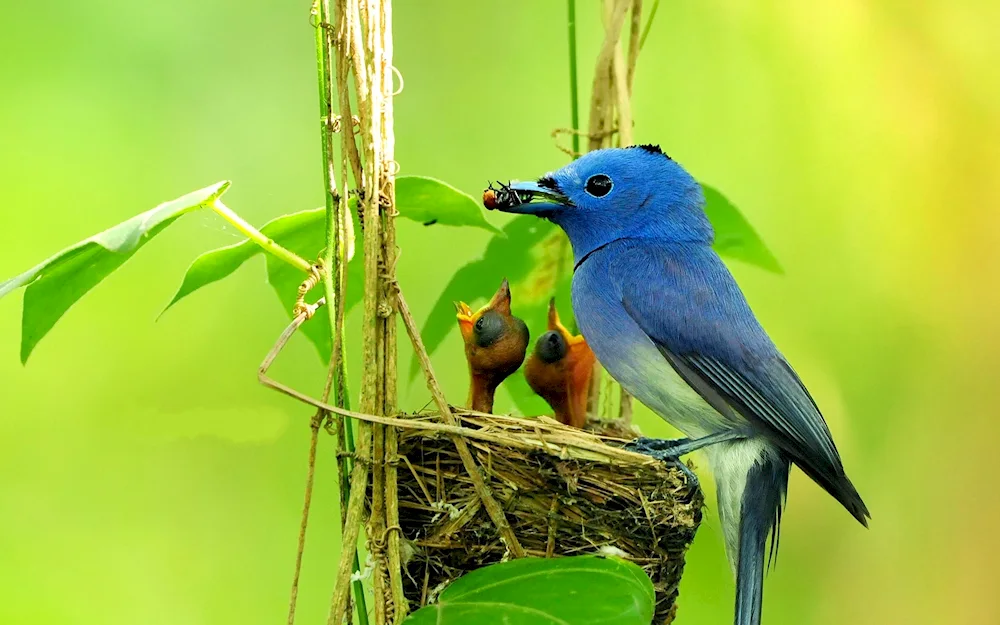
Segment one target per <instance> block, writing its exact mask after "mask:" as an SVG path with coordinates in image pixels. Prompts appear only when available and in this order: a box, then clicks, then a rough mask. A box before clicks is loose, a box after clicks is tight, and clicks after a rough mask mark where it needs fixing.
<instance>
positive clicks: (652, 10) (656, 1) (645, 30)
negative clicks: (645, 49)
mask: <svg viewBox="0 0 1000 625" xmlns="http://www.w3.org/2000/svg"><path fill="white" fill-rule="evenodd" d="M658 8H660V0H653V6H652V8H650V9H649V19H648V20H646V27H645V28H643V29H642V37H639V49H640V50H642V46H644V45H646V37H648V36H649V29H650V28H651V27H652V26H653V18H654V17H656V9H658Z"/></svg>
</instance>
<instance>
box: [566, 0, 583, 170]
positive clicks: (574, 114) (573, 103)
mask: <svg viewBox="0 0 1000 625" xmlns="http://www.w3.org/2000/svg"><path fill="white" fill-rule="evenodd" d="M566 5H567V8H568V9H569V17H568V22H569V91H570V101H569V111H570V124H571V128H572V129H573V137H572V141H573V153H574V154H580V135H579V134H578V133H579V130H580V104H579V98H577V93H578V88H577V77H576V0H566Z"/></svg>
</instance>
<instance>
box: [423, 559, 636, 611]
mask: <svg viewBox="0 0 1000 625" xmlns="http://www.w3.org/2000/svg"><path fill="white" fill-rule="evenodd" d="M654 607H655V595H654V592H653V584H652V583H651V582H650V581H649V577H648V576H647V575H646V573H645V572H644V571H643V570H642V569H641V568H639V567H638V566H636V565H635V564H632V563H631V562H626V561H624V560H618V559H613V558H601V557H597V556H576V557H571V558H556V559H542V558H523V559H520V560H512V561H510V562H502V563H500V564H494V565H492V566H487V567H484V568H481V569H479V570H476V571H473V572H472V573H469V574H468V575H465V576H464V577H461V578H459V579H458V580H457V581H456V582H454V583H453V584H452V585H450V586H448V587H447V588H446V589H445V590H444V592H442V593H441V596H440V598H439V599H438V602H437V603H435V604H434V605H429V606H425V607H423V608H421V609H420V610H417V611H416V612H414V613H413V614H411V615H410V616H409V617H408V618H407V619H406V621H405V623H406V625H496V624H497V623H504V624H505V625H590V624H591V623H601V624H602V625H649V623H650V622H651V621H652V620H653V610H654Z"/></svg>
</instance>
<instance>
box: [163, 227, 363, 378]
mask: <svg viewBox="0 0 1000 625" xmlns="http://www.w3.org/2000/svg"><path fill="white" fill-rule="evenodd" d="M325 222H326V212H325V210H324V209H323V208H316V209H312V210H306V211H302V212H298V213H292V214H290V215H283V216H281V217H277V218H275V219H272V220H271V221H269V222H267V223H266V224H264V225H263V226H261V229H260V231H261V232H262V233H263V234H265V235H266V236H267V237H268V238H270V239H272V240H273V241H275V242H276V243H278V244H279V245H281V246H282V247H284V248H286V249H288V250H291V251H292V252H295V253H296V254H298V255H299V256H302V257H303V258H311V259H312V258H316V257H317V255H318V254H319V253H320V251H321V250H322V248H323V246H324V245H325V241H326V228H325ZM262 253H264V250H263V249H262V248H261V247H260V246H258V245H256V244H255V243H254V242H253V241H251V240H249V239H247V240H245V241H241V242H240V243H237V244H235V245H229V246H227V247H222V248H219V249H216V250H212V251H210V252H205V253H204V254H202V255H201V256H199V257H198V258H196V259H195V260H194V262H193V263H191V266H190V267H189V268H188V270H187V273H186V274H185V275H184V280H183V281H182V282H181V286H180V288H179V289H178V290H177V293H176V294H175V295H174V297H173V299H171V300H170V303H169V304H167V307H166V308H164V310H163V312H166V311H167V309H169V308H170V307H171V306H173V305H174V304H176V303H177V302H179V301H180V300H182V299H184V298H185V297H187V296H188V295H190V294H191V293H194V292H195V291H197V290H198V289H200V288H202V287H204V286H207V285H209V284H212V283H213V282H217V281H219V280H221V279H223V278H225V277H226V276H228V275H230V274H231V273H233V272H234V271H236V270H237V269H238V268H239V267H240V266H241V265H242V264H243V263H245V262H246V261H248V260H249V259H251V258H253V257H254V256H256V255H258V254H262ZM266 258H267V281H268V283H269V284H270V285H271V286H272V287H273V288H274V291H275V294H276V295H277V296H278V300H279V301H280V302H281V305H282V307H283V308H284V309H285V311H286V312H287V313H288V314H289V316H291V311H292V306H293V305H294V304H295V298H296V296H297V294H298V287H299V284H301V283H302V280H303V279H304V278H305V276H304V275H303V273H302V272H301V271H300V270H298V269H297V268H295V267H292V266H291V265H289V264H287V263H285V262H284V261H282V260H280V259H278V258H275V257H273V256H271V255H269V254H268V255H266ZM359 258H360V257H359ZM362 269H363V267H362V263H361V262H360V260H354V259H352V260H351V261H350V262H348V265H347V282H348V284H349V285H350V287H349V288H348V289H347V293H346V297H345V300H344V304H345V306H346V310H350V309H351V308H353V307H354V305H355V304H357V303H358V302H359V301H361V289H362V274H361V272H362ZM161 314H162V313H161ZM302 332H303V333H304V334H305V335H306V337H307V338H308V339H309V340H310V341H311V342H312V343H313V345H314V346H315V347H316V349H317V351H318V352H319V355H320V358H322V359H323V361H324V362H326V361H328V360H329V358H330V350H331V349H332V346H331V340H330V328H329V324H326V323H321V322H317V323H306V324H303V326H302Z"/></svg>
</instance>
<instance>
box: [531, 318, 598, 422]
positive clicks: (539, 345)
mask: <svg viewBox="0 0 1000 625" xmlns="http://www.w3.org/2000/svg"><path fill="white" fill-rule="evenodd" d="M595 361H596V357H595V356H594V352H592V351H591V350H590V347H589V346H588V345H587V341H585V340H584V338H583V337H582V336H574V335H572V334H570V332H569V330H567V329H566V328H565V327H564V326H563V324H561V323H560V322H559V313H557V312H556V301H555V299H552V300H551V301H549V329H548V332H546V333H545V334H543V335H542V336H540V337H539V338H538V342H536V343H535V351H534V352H532V354H531V356H529V357H528V363H527V364H526V365H525V367H524V377H525V378H526V379H527V380H528V385H529V386H531V389H532V390H533V391H535V393H537V394H539V395H540V396H541V397H542V398H543V399H545V401H547V402H548V403H549V406H551V407H552V410H553V412H554V413H555V418H556V419H557V420H558V421H559V422H560V423H565V424H566V425H571V426H573V427H577V428H582V427H583V426H584V424H585V423H586V422H587V393H588V390H589V388H590V376H591V373H592V372H593V370H594V362H595Z"/></svg>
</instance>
